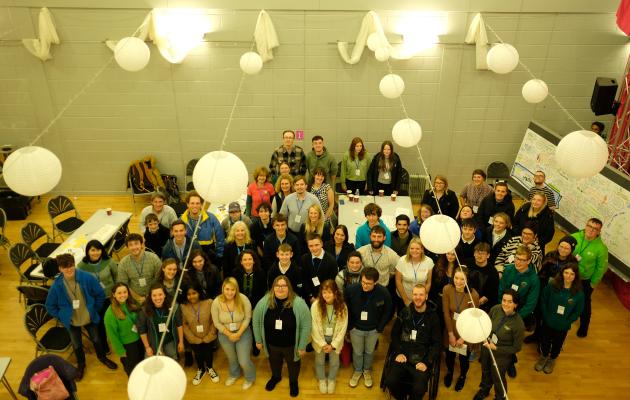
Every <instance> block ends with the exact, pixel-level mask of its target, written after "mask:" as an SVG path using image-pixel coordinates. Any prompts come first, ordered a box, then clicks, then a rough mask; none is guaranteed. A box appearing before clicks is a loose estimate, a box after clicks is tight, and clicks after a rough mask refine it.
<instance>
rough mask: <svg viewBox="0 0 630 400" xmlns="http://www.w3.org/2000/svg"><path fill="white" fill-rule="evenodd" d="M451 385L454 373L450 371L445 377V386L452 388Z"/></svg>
mask: <svg viewBox="0 0 630 400" xmlns="http://www.w3.org/2000/svg"><path fill="white" fill-rule="evenodd" d="M451 383H453V371H448V372H446V375H444V386H446V387H447V388H448V387H451Z"/></svg>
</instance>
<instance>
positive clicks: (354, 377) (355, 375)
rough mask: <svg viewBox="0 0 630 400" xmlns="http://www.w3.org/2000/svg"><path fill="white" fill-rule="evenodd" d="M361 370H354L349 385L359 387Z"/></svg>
mask: <svg viewBox="0 0 630 400" xmlns="http://www.w3.org/2000/svg"><path fill="white" fill-rule="evenodd" d="M361 376H362V374H361V372H359V371H354V373H353V374H352V377H351V378H350V382H348V383H349V385H350V387H353V388H354V387H357V385H358V384H359V380H360V379H361Z"/></svg>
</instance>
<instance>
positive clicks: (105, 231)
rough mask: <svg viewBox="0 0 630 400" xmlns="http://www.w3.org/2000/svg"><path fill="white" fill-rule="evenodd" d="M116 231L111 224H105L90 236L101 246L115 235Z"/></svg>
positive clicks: (115, 227)
mask: <svg viewBox="0 0 630 400" xmlns="http://www.w3.org/2000/svg"><path fill="white" fill-rule="evenodd" d="M117 230H118V227H117V226H115V225H112V224H105V225H103V226H101V227H100V228H99V229H98V230H97V231H96V232H94V233H93V234H92V239H95V240H98V241H99V242H101V243H102V244H105V243H106V242H107V241H108V240H109V239H111V238H112V237H113V236H114V235H115V234H116V231H117Z"/></svg>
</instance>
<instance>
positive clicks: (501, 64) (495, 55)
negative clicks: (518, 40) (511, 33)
mask: <svg viewBox="0 0 630 400" xmlns="http://www.w3.org/2000/svg"><path fill="white" fill-rule="evenodd" d="M486 62H487V63H488V68H490V70H492V71H494V72H496V73H497V74H507V73H509V72H512V71H514V68H516V66H517V65H518V51H516V49H515V48H514V46H512V45H510V44H507V43H500V44H497V45H494V46H492V48H491V49H490V51H488V55H487V57H486Z"/></svg>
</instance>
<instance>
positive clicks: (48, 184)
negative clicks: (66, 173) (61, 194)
mask: <svg viewBox="0 0 630 400" xmlns="http://www.w3.org/2000/svg"><path fill="white" fill-rule="evenodd" d="M2 172H3V176H4V181H5V182H6V184H7V185H8V186H9V188H10V189H11V190H13V191H14V192H16V193H19V194H21V195H24V196H40V195H42V194H44V193H48V192H50V191H51V190H52V189H53V188H54V187H55V186H57V184H58V183H59V180H60V179H61V161H59V159H58V158H57V156H56V155H55V154H54V153H53V152H51V151H50V150H47V149H45V148H43V147H38V146H27V147H22V148H19V149H17V150H16V151H14V152H13V153H11V155H9V157H7V159H6V161H5V162H4V166H3V170H2Z"/></svg>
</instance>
